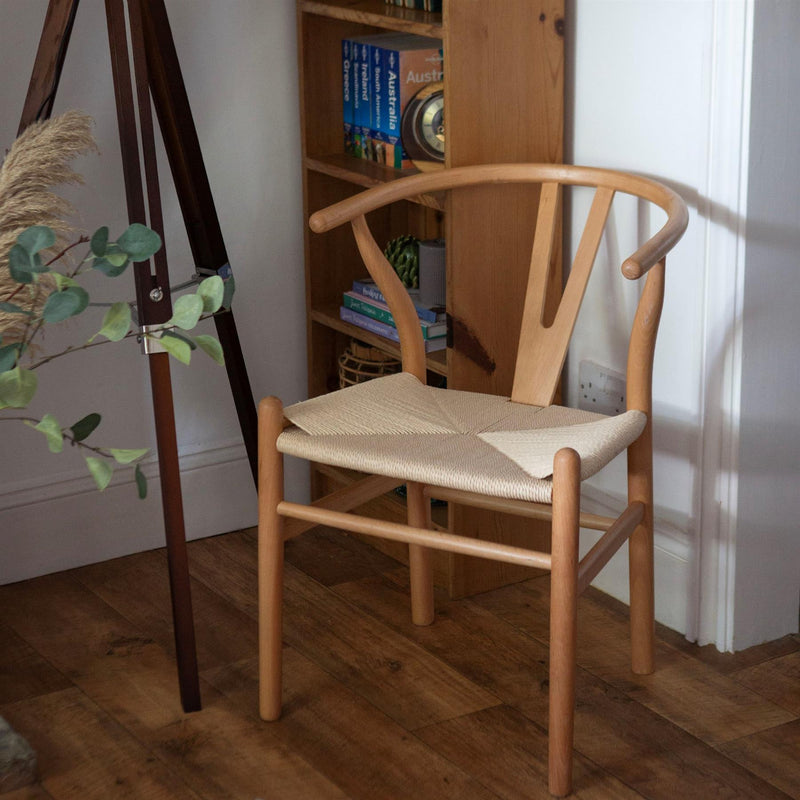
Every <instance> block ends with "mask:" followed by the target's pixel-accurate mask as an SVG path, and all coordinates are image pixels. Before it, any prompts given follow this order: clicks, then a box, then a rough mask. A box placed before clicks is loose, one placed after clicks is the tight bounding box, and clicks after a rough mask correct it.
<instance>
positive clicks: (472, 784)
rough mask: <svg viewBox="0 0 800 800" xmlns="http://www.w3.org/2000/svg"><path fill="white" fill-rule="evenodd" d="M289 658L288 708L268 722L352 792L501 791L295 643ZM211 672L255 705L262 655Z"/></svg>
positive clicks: (482, 799) (367, 799)
mask: <svg viewBox="0 0 800 800" xmlns="http://www.w3.org/2000/svg"><path fill="white" fill-rule="evenodd" d="M283 659H284V666H285V670H286V675H287V678H288V680H287V682H286V686H285V694H284V701H285V702H284V712H283V716H282V718H281V719H280V720H279V721H278V722H273V723H270V724H269V727H270V729H272V730H274V731H275V735H276V736H278V737H279V738H280V739H281V741H283V742H285V743H286V745H287V746H288V747H291V748H292V750H293V751H295V752H297V753H298V754H300V755H301V756H302V757H303V758H305V759H306V760H307V761H308V762H309V763H311V764H313V765H314V766H315V768H316V769H317V770H319V771H320V772H321V773H322V774H324V775H326V776H327V777H328V778H329V779H330V780H332V781H334V782H335V783H336V784H337V785H338V786H339V787H340V788H341V789H343V790H344V791H345V792H347V793H348V795H349V796H351V797H353V798H363V799H364V800H372V798H378V797H381V798H383V797H386V798H407V797H414V798H419V800H456V798H467V797H468V798H470V800H472V799H473V798H474V800H488V798H491V797H494V796H495V795H493V794H491V793H489V792H487V791H486V789H485V788H484V787H482V786H481V785H480V783H479V782H478V781H476V780H475V779H474V778H472V777H470V775H469V773H468V772H467V771H462V770H461V769H459V768H458V767H457V766H454V765H453V764H452V763H451V762H450V761H448V760H447V759H445V758H443V757H441V756H439V755H437V754H436V753H435V752H434V751H432V750H431V749H430V748H427V747H425V746H424V745H423V744H422V743H421V742H420V741H419V740H418V739H417V738H416V737H415V736H410V735H409V734H408V733H407V732H406V730H405V729H404V728H403V727H401V726H400V725H398V724H397V723H396V722H394V721H393V720H391V719H390V718H389V717H387V716H386V715H385V714H384V713H383V712H381V711H380V710H379V709H377V708H376V707H375V706H374V705H372V704H371V703H369V702H368V701H366V700H364V699H363V698H362V697H360V696H359V695H358V694H357V693H355V692H352V691H350V690H349V689H347V688H346V687H344V686H343V685H342V684H341V683H340V682H339V681H337V680H336V679H335V678H333V677H332V676H331V675H330V674H328V673H327V672H326V671H325V670H323V669H321V668H320V667H319V666H317V665H316V664H315V663H314V662H312V661H311V660H309V659H307V658H305V657H304V656H302V655H301V654H300V653H298V652H297V651H295V650H294V649H293V648H292V647H285V648H284V653H283ZM204 678H205V679H207V680H208V681H210V682H211V683H212V684H213V685H214V686H215V687H216V688H217V689H219V690H220V691H222V692H223V693H224V694H225V695H226V696H227V697H229V698H230V699H231V700H232V702H234V703H236V704H237V706H238V707H239V708H241V709H242V711H243V712H244V713H248V714H252V713H253V712H254V709H255V708H256V707H257V693H258V687H257V683H256V681H257V664H256V662H255V660H253V659H251V660H249V661H244V662H239V663H237V664H232V665H230V666H229V667H227V668H222V669H217V670H213V671H211V672H207V673H204ZM282 800H283V799H282Z"/></svg>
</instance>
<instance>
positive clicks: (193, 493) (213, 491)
mask: <svg viewBox="0 0 800 800" xmlns="http://www.w3.org/2000/svg"><path fill="white" fill-rule="evenodd" d="M180 465H181V488H182V494H183V508H184V518H185V526H186V538H187V539H198V538H203V537H205V536H214V535H216V534H218V533H225V532H228V531H233V530H239V529H242V528H248V527H251V526H253V525H255V524H256V521H257V507H258V504H257V500H256V491H255V486H254V484H253V479H252V476H251V473H250V465H249V462H248V460H247V457H246V455H245V452H244V447H243V446H242V445H241V444H237V445H235V446H231V445H224V446H220V447H217V448H215V449H213V450H204V451H202V452H196V453H190V454H187V455H184V456H183V457H182V458H181V459H180ZM157 467H158V465H157V463H151V464H149V465H147V466H146V467H145V473H146V474H147V475H148V478H157ZM132 483H133V482H132V479H131V476H130V471H129V470H128V471H126V472H125V473H123V472H120V477H119V478H118V479H117V480H116V481H112V484H111V485H110V486H109V487H108V488H107V489H106V490H105V491H103V492H98V491H97V489H96V488H95V486H94V481H93V480H92V479H91V477H85V476H83V475H73V476H68V477H66V478H65V479H64V480H61V481H58V482H57V483H56V484H55V485H51V484H50V483H49V482H44V481H43V482H42V483H41V484H40V485H32V484H31V483H30V482H28V484H27V485H24V486H21V485H18V486H17V487H16V490H14V491H6V492H5V493H4V494H3V495H2V503H1V504H0V553H2V554H3V556H2V558H0V584H5V583H12V582H15V581H21V580H26V579H28V578H32V577H36V576H38V575H46V574H49V573H52V572H58V571H60V570H64V569H71V568H73V567H78V566H82V565H84V564H90V563H94V562H97V561H105V560H108V559H111V558H117V557H119V556H124V555H129V554H131V553H137V552H141V551H143V550H150V549H153V548H157V547H163V546H164V543H165V542H164V522H163V517H162V510H161V502H160V484H159V482H158V480H157V479H154V480H151V481H149V493H148V498H147V499H146V500H139V499H138V497H137V494H136V490H135V488H134V486H133V485H132Z"/></svg>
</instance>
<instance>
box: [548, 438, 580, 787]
mask: <svg viewBox="0 0 800 800" xmlns="http://www.w3.org/2000/svg"><path fill="white" fill-rule="evenodd" d="M580 471H581V462H580V457H579V456H578V454H577V453H576V452H575V451H574V450H572V449H570V448H565V449H563V450H559V451H558V453H556V456H555V460H554V464H553V538H552V553H551V556H552V562H551V576H550V709H549V718H550V731H549V775H548V779H549V789H550V793H551V794H553V795H556V796H557V797H563V796H564V795H568V794H569V793H570V792H571V791H572V743H573V730H574V723H575V672H576V641H577V629H578V616H577V615H578V530H579V529H578V520H579V516H580Z"/></svg>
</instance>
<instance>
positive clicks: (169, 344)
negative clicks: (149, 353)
mask: <svg viewBox="0 0 800 800" xmlns="http://www.w3.org/2000/svg"><path fill="white" fill-rule="evenodd" d="M158 341H159V342H160V343H161V346H162V347H163V348H164V349H165V350H166V351H167V352H168V353H169V354H170V355H171V356H172V357H173V358H175V359H177V360H178V361H180V362H181V364H188V363H189V361H190V360H191V358H192V348H191V347H189V344H188V342H187V341H186V340H185V339H184V338H183V337H182V336H181V337H178V336H175V335H173V334H171V333H170V332H169V331H164V333H163V334H162V335H161V338H160V339H159V340H158Z"/></svg>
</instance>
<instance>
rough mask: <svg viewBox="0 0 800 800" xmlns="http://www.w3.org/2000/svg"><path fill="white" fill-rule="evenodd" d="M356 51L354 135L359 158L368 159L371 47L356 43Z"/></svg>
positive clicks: (370, 120) (369, 141)
mask: <svg viewBox="0 0 800 800" xmlns="http://www.w3.org/2000/svg"><path fill="white" fill-rule="evenodd" d="M356 50H357V51H358V56H357V65H358V67H357V77H356V91H357V95H356V100H355V103H354V117H355V119H354V123H355V134H356V136H357V137H359V136H360V142H361V153H360V155H361V158H370V149H371V148H370V144H371V138H372V108H371V104H370V95H371V84H370V74H371V71H372V62H371V60H370V55H371V47H370V45H369V43H368V42H357V43H356Z"/></svg>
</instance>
